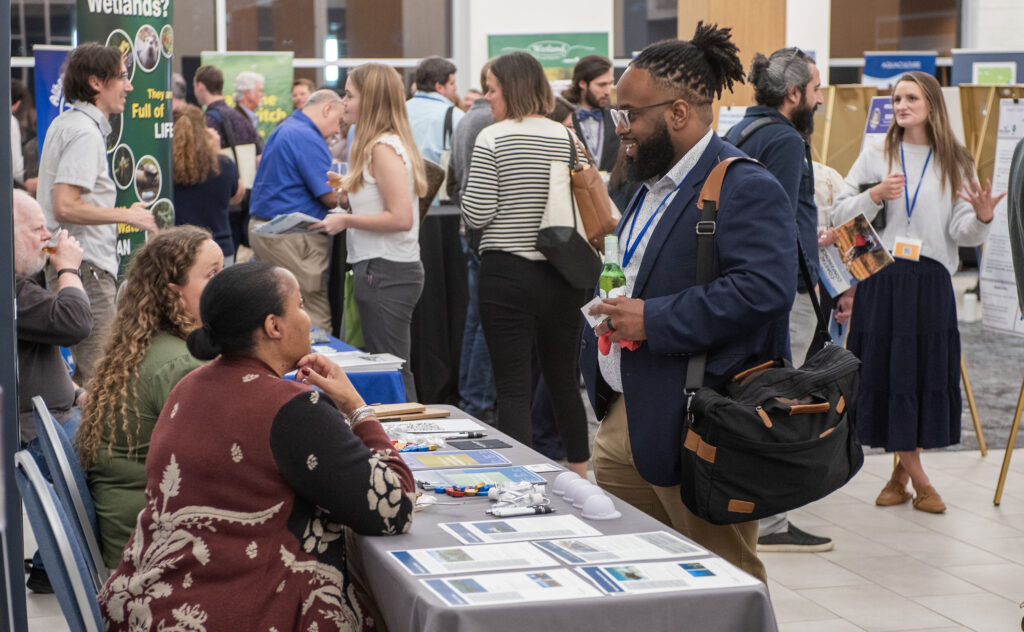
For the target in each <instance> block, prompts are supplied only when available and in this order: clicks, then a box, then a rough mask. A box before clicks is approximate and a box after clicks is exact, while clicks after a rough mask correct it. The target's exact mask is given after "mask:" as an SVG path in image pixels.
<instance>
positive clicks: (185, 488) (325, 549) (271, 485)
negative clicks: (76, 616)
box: [100, 358, 415, 632]
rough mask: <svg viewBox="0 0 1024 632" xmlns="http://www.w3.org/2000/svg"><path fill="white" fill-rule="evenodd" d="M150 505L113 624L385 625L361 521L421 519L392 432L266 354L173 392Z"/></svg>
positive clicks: (112, 605) (123, 570) (105, 596)
mask: <svg viewBox="0 0 1024 632" xmlns="http://www.w3.org/2000/svg"><path fill="white" fill-rule="evenodd" d="M146 478H147V484H146V499H147V504H146V508H145V509H144V510H143V511H142V512H141V513H140V514H139V519H138V522H137V524H136V527H135V531H134V533H133V535H132V538H131V540H129V542H128V545H127V547H126V548H125V550H124V553H123V554H122V557H121V564H120V566H119V567H118V568H117V570H116V571H115V572H114V574H113V575H112V576H111V577H110V579H109V580H108V581H107V583H106V585H105V586H104V587H103V591H102V592H101V593H100V602H101V606H102V612H103V615H104V618H105V619H106V623H107V626H108V630H129V629H130V630H138V631H143V630H154V631H156V630H165V631H169V630H179V631H186V630H187V631H189V632H202V631H207V630H208V631H211V632H212V631H220V630H246V631H254V632H255V631H266V632H271V631H276V632H286V631H289V630H301V631H302V632H328V631H332V630H362V629H367V628H371V627H373V621H372V620H370V618H369V617H368V616H367V615H366V614H365V613H364V609H363V607H362V606H361V604H360V602H359V599H358V598H357V596H356V590H355V587H354V585H353V584H352V583H351V582H350V581H349V580H348V578H347V577H346V572H345V568H346V565H345V537H344V529H345V528H346V527H347V528H349V529H351V530H353V531H355V532H356V533H359V534H364V535H392V534H399V533H403V532H405V531H406V530H408V528H409V526H410V525H411V523H412V513H413V506H414V493H415V483H414V481H413V477H412V473H411V472H410V471H409V468H408V467H407V466H406V465H405V463H404V462H403V461H402V459H401V458H400V457H399V455H398V454H397V452H395V450H394V449H393V447H392V445H391V442H390V441H389V440H388V438H387V435H385V433H384V430H383V428H382V427H381V426H380V424H379V423H377V422H376V421H366V422H363V423H361V424H359V425H358V426H356V428H355V429H350V428H349V426H348V424H347V423H346V422H345V420H344V418H343V417H342V415H341V413H340V412H338V410H337V409H336V408H335V407H334V404H333V403H332V402H331V401H330V398H328V397H327V396H326V395H324V394H322V393H319V392H317V391H315V390H312V389H311V388H310V387H309V386H306V385H304V384H300V383H297V382H293V381H289V380H282V379H280V378H279V377H278V376H277V375H276V374H275V373H274V372H273V371H272V370H271V369H270V368H269V367H267V366H266V365H265V364H263V363H262V362H260V361H258V360H254V359H235V360H226V359H223V358H220V359H217V360H215V361H214V362H212V363H210V364H209V365H207V366H205V367H202V368H199V369H196V370H195V371H193V372H192V373H190V374H189V375H187V376H186V377H185V378H184V379H182V380H181V381H180V382H179V383H178V385H177V386H176V387H175V388H174V390H173V391H171V394H170V396H169V397H168V399H167V403H166V405H165V406H164V409H163V412H162V413H161V415H160V418H159V420H158V421H157V425H156V429H155V430H154V432H153V437H152V443H151V445H150V449H149V455H148V457H147V459H146Z"/></svg>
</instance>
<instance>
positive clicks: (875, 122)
mask: <svg viewBox="0 0 1024 632" xmlns="http://www.w3.org/2000/svg"><path fill="white" fill-rule="evenodd" d="M892 117H893V113H892V99H890V98H889V97H873V98H872V99H871V104H870V105H869V106H868V117H867V120H866V121H865V122H864V138H863V139H862V140H861V143H860V150H861V151H864V148H865V147H867V146H868V145H869V144H871V143H875V142H879V141H883V140H885V134H886V133H887V132H888V131H889V126H890V125H892Z"/></svg>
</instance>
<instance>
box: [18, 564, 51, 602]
mask: <svg viewBox="0 0 1024 632" xmlns="http://www.w3.org/2000/svg"><path fill="white" fill-rule="evenodd" d="M25 587H26V588H28V589H29V590H31V591H32V592H34V593H36V594H37V595H52V594H53V586H51V585H50V578H49V577H48V576H47V575H46V571H45V570H44V569H42V568H35V567H32V570H31V571H29V572H28V581H26V582H25Z"/></svg>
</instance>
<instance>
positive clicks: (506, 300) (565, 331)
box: [462, 52, 590, 476]
mask: <svg viewBox="0 0 1024 632" xmlns="http://www.w3.org/2000/svg"><path fill="white" fill-rule="evenodd" d="M486 98H487V100H488V101H489V102H490V104H491V113H492V114H493V115H494V120H495V121H497V122H496V123H495V124H494V125H491V126H490V127H486V128H484V129H483V131H481V132H480V134H479V136H477V139H476V147H475V148H474V149H473V159H472V163H471V166H470V170H469V178H468V180H467V182H466V188H465V193H464V194H463V199H462V210H463V217H464V219H465V222H466V225H467V226H470V227H471V228H482V229H483V237H482V239H481V242H480V255H481V258H480V280H479V297H480V299H479V300H480V320H481V322H482V324H483V328H484V337H485V338H486V340H487V347H488V350H489V351H490V354H491V364H492V365H493V367H494V381H495V386H496V387H497V391H498V427H499V428H501V430H502V431H504V432H507V433H508V434H509V435H511V436H512V437H514V438H515V439H517V440H519V441H521V442H522V443H525V444H526V445H530V443H531V435H532V432H531V423H530V399H531V390H532V373H531V360H532V358H533V354H534V351H535V350H536V353H537V359H538V361H539V364H540V368H541V372H542V373H543V375H544V380H545V381H546V382H547V385H548V388H549V389H550V391H551V399H552V404H553V405H554V409H555V419H556V424H557V426H558V432H559V434H560V435H561V437H562V443H563V444H564V445H565V448H566V454H567V459H568V461H569V468H570V469H572V470H573V471H575V472H577V473H578V474H580V475H584V476H585V475H586V467H587V461H588V460H589V458H590V446H589V442H588V438H587V419H586V413H585V412H584V410H583V403H582V401H581V399H580V391H579V378H578V375H579V371H578V368H577V346H578V341H579V333H580V307H581V306H582V305H583V304H584V303H585V302H586V301H587V298H588V295H589V293H588V292H587V291H586V290H580V289H577V288H574V287H572V286H571V285H570V284H569V283H568V282H567V281H566V280H565V279H564V278H563V277H562V275H561V274H559V272H558V271H557V270H556V269H555V268H554V266H552V265H551V264H550V263H548V262H547V261H546V260H545V258H544V256H543V255H542V254H541V253H540V252H538V251H537V248H536V246H535V243H536V241H537V230H538V229H539V228H540V223H541V219H542V217H543V215H544V207H545V205H546V203H547V199H548V187H549V178H550V173H551V168H552V163H553V162H554V163H563V164H564V165H566V166H565V168H568V163H569V159H570V153H569V152H570V151H574V147H573V143H572V141H571V140H570V136H569V134H568V132H567V130H566V128H565V127H564V126H562V125H560V124H558V123H556V122H554V121H551V120H549V119H547V118H546V114H547V113H548V112H550V111H551V110H552V109H554V97H553V95H552V93H551V87H550V85H549V84H548V80H547V77H545V75H544V70H543V69H542V68H541V65H540V63H539V62H538V61H537V60H536V59H534V58H533V57H531V56H530V55H528V54H526V53H523V52H515V53H509V54H507V55H502V56H500V57H497V58H495V59H494V60H492V61H491V65H490V69H489V70H488V72H487V95H486Z"/></svg>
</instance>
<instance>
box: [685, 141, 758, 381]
mask: <svg viewBox="0 0 1024 632" xmlns="http://www.w3.org/2000/svg"><path fill="white" fill-rule="evenodd" d="M737 161H744V162H752V163H754V164H757V165H760V164H761V163H759V162H758V161H756V160H754V159H753V158H747V157H745V156H733V157H731V158H726V159H725V160H722V161H721V162H719V163H718V164H717V165H715V168H714V169H712V170H711V173H710V174H708V177H707V179H705V180H704V186H703V187H701V189H700V196H699V197H698V199H697V208H698V209H699V210H700V220H699V221H698V222H697V283H696V285H707V284H708V283H710V282H711V281H712V279H713V278H714V274H715V231H716V229H717V222H716V220H715V217H716V216H717V214H718V207H719V202H720V200H721V196H722V181H723V180H725V172H726V171H727V170H728V169H729V166H730V165H731V164H733V163H734V162H737ZM707 359H708V354H707V352H704V353H695V354H693V355H691V356H690V360H689V362H688V363H687V365H686V392H687V393H691V394H692V393H696V392H697V390H698V389H700V387H701V386H702V385H703V384H704V367H705V365H706V364H707Z"/></svg>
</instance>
